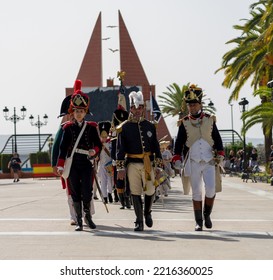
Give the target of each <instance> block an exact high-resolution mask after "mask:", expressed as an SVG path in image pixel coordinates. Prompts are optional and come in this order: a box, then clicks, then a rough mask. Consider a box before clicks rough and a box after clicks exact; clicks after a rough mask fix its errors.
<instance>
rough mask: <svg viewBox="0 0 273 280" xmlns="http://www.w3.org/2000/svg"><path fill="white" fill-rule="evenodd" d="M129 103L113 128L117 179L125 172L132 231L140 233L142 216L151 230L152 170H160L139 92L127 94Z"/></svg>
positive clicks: (152, 128)
mask: <svg viewBox="0 0 273 280" xmlns="http://www.w3.org/2000/svg"><path fill="white" fill-rule="evenodd" d="M129 101H130V114H129V118H128V120H126V121H125V122H123V123H122V124H121V125H120V126H119V127H118V128H117V129H118V140H117V141H118V142H117V153H116V165H117V178H118V179H120V180H124V179H125V176H126V172H127V176H128V180H129V186H130V191H131V196H132V201H133V206H134V211H135V215H136V222H135V229H134V230H135V231H143V228H144V226H143V214H144V219H145V224H146V226H147V227H152V226H153V220H152V215H151V212H152V204H153V200H154V194H155V185H154V183H155V175H154V166H155V165H160V166H162V158H161V153H160V148H159V143H158V141H157V136H156V128H155V125H154V124H152V123H151V122H149V121H148V120H146V119H145V118H144V110H145V108H144V100H143V95H142V92H140V91H138V92H135V91H133V92H131V93H130V94H129ZM142 194H143V195H144V213H143V203H142Z"/></svg>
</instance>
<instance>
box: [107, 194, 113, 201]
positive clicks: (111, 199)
mask: <svg viewBox="0 0 273 280" xmlns="http://www.w3.org/2000/svg"><path fill="white" fill-rule="evenodd" d="M108 200H109V202H110V203H113V197H112V194H111V193H108Z"/></svg>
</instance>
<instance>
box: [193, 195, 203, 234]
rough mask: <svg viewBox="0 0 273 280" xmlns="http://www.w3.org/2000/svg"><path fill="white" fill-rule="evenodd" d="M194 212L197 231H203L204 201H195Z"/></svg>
mask: <svg viewBox="0 0 273 280" xmlns="http://www.w3.org/2000/svg"><path fill="white" fill-rule="evenodd" d="M192 202H193V210H194V217H195V222H196V225H195V231H202V230H203V214H202V201H197V200H193V201H192Z"/></svg>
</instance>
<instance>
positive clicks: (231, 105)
mask: <svg viewBox="0 0 273 280" xmlns="http://www.w3.org/2000/svg"><path fill="white" fill-rule="evenodd" d="M229 105H230V110H231V130H232V145H234V132H233V104H231V103H230V104H229Z"/></svg>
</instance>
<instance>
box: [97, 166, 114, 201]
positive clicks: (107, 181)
mask: <svg viewBox="0 0 273 280" xmlns="http://www.w3.org/2000/svg"><path fill="white" fill-rule="evenodd" d="M98 177H99V179H100V187H101V192H102V195H103V197H108V193H112V191H113V185H114V180H113V177H112V176H110V175H109V174H108V172H107V171H106V169H105V168H104V166H101V167H100V168H99V171H98Z"/></svg>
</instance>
